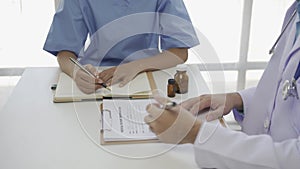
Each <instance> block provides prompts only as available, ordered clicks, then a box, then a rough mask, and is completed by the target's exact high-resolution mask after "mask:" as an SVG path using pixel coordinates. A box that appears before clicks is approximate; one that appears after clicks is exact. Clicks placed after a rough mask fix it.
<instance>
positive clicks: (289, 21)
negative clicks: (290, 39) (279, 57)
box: [269, 9, 297, 55]
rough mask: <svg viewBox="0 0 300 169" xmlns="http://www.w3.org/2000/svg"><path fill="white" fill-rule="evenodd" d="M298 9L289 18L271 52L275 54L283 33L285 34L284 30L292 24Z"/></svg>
mask: <svg viewBox="0 0 300 169" xmlns="http://www.w3.org/2000/svg"><path fill="white" fill-rule="evenodd" d="M296 13H297V10H296V9H295V11H294V12H293V14H292V16H291V17H290V19H289V20H288V22H287V23H286V25H285V26H284V28H283V30H282V31H281V33H280V35H279V36H278V38H277V39H276V41H275V43H274V45H273V46H272V48H271V49H270V50H269V54H270V55H271V54H273V52H274V50H275V48H276V46H277V44H278V42H279V40H280V39H281V37H282V35H283V34H284V32H285V31H286V29H287V28H288V26H289V25H290V23H291V22H292V20H293V18H294V16H296Z"/></svg>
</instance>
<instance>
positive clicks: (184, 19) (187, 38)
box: [157, 0, 199, 50]
mask: <svg viewBox="0 0 300 169" xmlns="http://www.w3.org/2000/svg"><path fill="white" fill-rule="evenodd" d="M157 10H158V12H159V29H160V32H161V49H162V50H167V49H170V48H191V47H194V46H196V45H198V44H199V40H198V38H197V35H196V32H195V30H194V26H193V25H192V22H191V20H190V17H189V14H188V12H187V10H186V7H185V5H184V2H183V1H182V0H161V1H159V4H158V9H157Z"/></svg>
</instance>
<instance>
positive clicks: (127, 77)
mask: <svg viewBox="0 0 300 169" xmlns="http://www.w3.org/2000/svg"><path fill="white" fill-rule="evenodd" d="M138 73H140V70H139V68H138V66H137V65H135V62H129V63H125V64H122V65H119V66H115V67H112V68H109V69H106V70H104V71H102V72H101V73H99V78H100V79H102V80H103V81H104V82H105V83H106V84H107V85H113V84H116V83H119V86H120V87H123V86H124V85H126V84H127V83H128V82H130V81H131V80H132V79H134V78H135V76H137V74H138Z"/></svg>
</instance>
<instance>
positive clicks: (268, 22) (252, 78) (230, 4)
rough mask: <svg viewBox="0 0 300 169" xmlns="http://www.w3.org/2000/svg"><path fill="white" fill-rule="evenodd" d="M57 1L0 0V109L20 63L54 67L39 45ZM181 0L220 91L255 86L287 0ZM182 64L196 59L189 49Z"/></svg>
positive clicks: (53, 60)
mask: <svg viewBox="0 0 300 169" xmlns="http://www.w3.org/2000/svg"><path fill="white" fill-rule="evenodd" d="M58 2H59V0H1V1H0V21H1V27H0V60H1V62H0V109H1V108H2V106H3V105H4V104H5V102H6V100H7V98H8V97H9V95H10V93H11V91H12V90H13V88H14V86H15V85H16V84H17V82H18V80H19V79H20V77H21V75H22V72H23V71H24V69H26V67H53V66H58V65H57V62H56V58H55V57H53V56H52V55H50V54H48V53H46V52H44V51H43V50H42V47H43V44H44V41H45V39H46V35H47V33H48V31H49V28H50V24H51V21H52V17H53V15H54V13H55V7H56V6H57V4H58ZM184 2H185V4H186V7H187V9H188V11H189V14H190V17H191V19H192V22H193V24H194V25H195V27H196V28H197V30H199V31H200V32H201V33H202V34H204V35H205V37H206V38H207V39H208V40H209V42H210V43H211V45H212V46H213V47H214V49H215V50H216V53H217V55H218V57H219V61H220V62H221V64H222V67H220V66H214V65H216V64H218V63H213V62H212V63H209V64H210V65H211V66H209V68H210V70H203V72H205V71H216V72H218V71H222V72H224V76H225V84H224V82H220V84H221V85H224V86H225V92H231V91H236V90H241V89H244V88H247V87H252V86H255V85H256V84H257V82H258V80H259V78H260V77H261V75H262V73H263V70H264V68H265V66H266V64H267V62H268V60H269V59H270V57H271V56H270V55H269V54H268V51H269V49H270V48H271V46H272V45H273V43H274V42H275V40H276V38H277V36H278V35H279V33H280V29H281V25H282V22H283V19H284V15H285V11H286V9H287V8H288V7H289V6H290V5H291V4H292V3H293V0H227V1H224V0H214V1H210V0H184ZM188 63H201V61H200V60H199V59H198V58H197V56H196V55H194V54H193V52H190V57H189V60H188ZM45 76H47V75H45ZM203 76H204V77H205V78H206V80H207V81H208V83H210V77H209V76H207V75H206V74H205V73H204V74H203ZM33 85H34V83H33ZM214 92H224V91H214Z"/></svg>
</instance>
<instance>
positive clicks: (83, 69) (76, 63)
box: [70, 57, 110, 90]
mask: <svg viewBox="0 0 300 169" xmlns="http://www.w3.org/2000/svg"><path fill="white" fill-rule="evenodd" d="M70 61H71V62H73V63H74V64H75V65H76V66H78V67H79V68H80V69H81V70H82V71H84V72H85V73H86V74H88V75H89V76H91V77H93V78H95V79H97V77H96V76H95V75H94V74H92V73H91V72H90V71H88V70H87V69H86V68H85V67H83V66H82V65H81V64H80V63H79V62H78V61H77V60H75V59H73V58H72V57H70ZM96 84H100V85H101V86H103V87H104V88H106V89H108V90H110V89H109V88H108V87H107V85H106V84H105V83H96Z"/></svg>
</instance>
